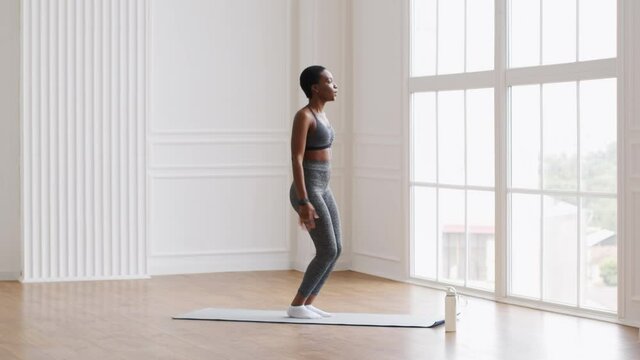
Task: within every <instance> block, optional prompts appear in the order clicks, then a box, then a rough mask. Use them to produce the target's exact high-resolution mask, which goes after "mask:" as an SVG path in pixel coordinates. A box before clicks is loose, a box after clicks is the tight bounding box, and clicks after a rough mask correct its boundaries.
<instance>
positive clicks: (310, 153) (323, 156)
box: [304, 148, 331, 161]
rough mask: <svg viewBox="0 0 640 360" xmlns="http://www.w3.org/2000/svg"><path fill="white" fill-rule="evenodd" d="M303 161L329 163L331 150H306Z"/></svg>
mask: <svg viewBox="0 0 640 360" xmlns="http://www.w3.org/2000/svg"><path fill="white" fill-rule="evenodd" d="M304 159H305V160H315V161H330V160H331V148H328V149H322V150H306V151H305V152H304Z"/></svg>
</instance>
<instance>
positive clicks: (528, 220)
mask: <svg viewBox="0 0 640 360" xmlns="http://www.w3.org/2000/svg"><path fill="white" fill-rule="evenodd" d="M510 225H511V294H513V295H518V296H524V297H530V298H535V299H539V298H540V195H529V194H512V195H511V224H510Z"/></svg>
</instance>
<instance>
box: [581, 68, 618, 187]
mask: <svg viewBox="0 0 640 360" xmlns="http://www.w3.org/2000/svg"><path fill="white" fill-rule="evenodd" d="M616 107H617V97H616V80H615V79H603V80H589V81H581V82H580V162H581V165H580V173H581V174H580V177H581V181H582V184H581V189H582V190H586V191H599V192H609V193H616V188H617V165H616V164H617V154H616V151H617V140H616V139H617V132H618V127H617V108H616Z"/></svg>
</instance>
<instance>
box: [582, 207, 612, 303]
mask: <svg viewBox="0 0 640 360" xmlns="http://www.w3.org/2000/svg"><path fill="white" fill-rule="evenodd" d="M616 206H617V201H616V199H606V198H584V199H582V213H581V215H582V216H581V217H582V222H581V229H580V232H581V237H582V241H581V245H582V267H581V268H582V284H583V285H582V294H581V303H582V306H583V307H587V308H592V309H598V310H608V311H613V312H615V311H616V309H617V308H618V306H617V301H618V300H617V299H618V296H617V284H618V266H617V261H618V254H617V253H618V239H617V230H616V229H617V226H616V222H617V218H616V214H617V210H616Z"/></svg>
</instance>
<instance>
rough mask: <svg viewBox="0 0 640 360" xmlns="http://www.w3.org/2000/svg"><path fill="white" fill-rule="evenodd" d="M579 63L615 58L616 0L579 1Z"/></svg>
mask: <svg viewBox="0 0 640 360" xmlns="http://www.w3.org/2000/svg"><path fill="white" fill-rule="evenodd" d="M578 11H579V12H580V14H579V16H580V22H579V23H578V27H579V29H578V33H579V35H578V36H579V48H578V49H579V52H580V61H584V60H593V59H605V58H612V57H616V51H617V50H616V24H617V23H616V12H617V8H616V0H580V7H579V10H578Z"/></svg>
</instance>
